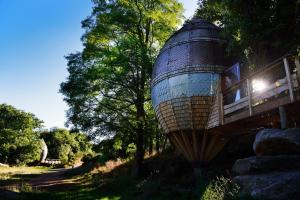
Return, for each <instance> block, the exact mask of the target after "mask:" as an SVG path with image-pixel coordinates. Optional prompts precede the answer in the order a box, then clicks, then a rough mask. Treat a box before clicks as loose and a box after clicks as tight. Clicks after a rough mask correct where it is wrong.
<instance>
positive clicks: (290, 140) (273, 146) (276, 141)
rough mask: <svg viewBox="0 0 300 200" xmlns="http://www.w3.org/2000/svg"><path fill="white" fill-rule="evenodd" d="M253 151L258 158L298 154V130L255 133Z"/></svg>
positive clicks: (299, 130) (299, 148) (299, 150)
mask: <svg viewBox="0 0 300 200" xmlns="http://www.w3.org/2000/svg"><path fill="white" fill-rule="evenodd" d="M253 149H254V151H255V153H256V155H258V156H261V155H282V154H300V128H291V129H286V130H280V129H264V130H262V131H260V132H258V133H257V135H256V138H255V141H254V144H253Z"/></svg>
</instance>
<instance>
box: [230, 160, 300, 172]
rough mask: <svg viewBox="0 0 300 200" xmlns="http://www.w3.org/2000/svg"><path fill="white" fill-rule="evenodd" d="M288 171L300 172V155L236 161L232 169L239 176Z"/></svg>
mask: <svg viewBox="0 0 300 200" xmlns="http://www.w3.org/2000/svg"><path fill="white" fill-rule="evenodd" d="M288 170H300V155H278V156H258V157H256V156H253V157H249V158H244V159H239V160H237V161H235V163H234V165H233V167H232V171H233V172H234V173H235V174H238V175H245V174H253V173H263V172H270V171H288Z"/></svg>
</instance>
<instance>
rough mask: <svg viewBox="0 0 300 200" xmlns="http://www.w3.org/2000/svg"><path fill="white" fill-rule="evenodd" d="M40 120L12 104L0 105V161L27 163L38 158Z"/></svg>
mask: <svg viewBox="0 0 300 200" xmlns="http://www.w3.org/2000/svg"><path fill="white" fill-rule="evenodd" d="M42 123H43V122H42V121H41V120H39V119H38V118H37V117H35V115H33V114H31V113H27V112H24V111H22V110H18V109H16V108H14V107H13V106H10V105H6V104H1V105H0V162H4V163H9V164H17V165H20V164H27V163H30V162H34V161H37V160H39V159H40V156H41V151H42V148H41V143H40V139H39V133H38V131H37V129H38V128H40V127H41V126H42Z"/></svg>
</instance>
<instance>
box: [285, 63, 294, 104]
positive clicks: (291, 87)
mask: <svg viewBox="0 0 300 200" xmlns="http://www.w3.org/2000/svg"><path fill="white" fill-rule="evenodd" d="M283 63H284V69H285V75H286V80H287V83H288V88H289V94H290V99H291V102H294V100H295V97H294V91H293V82H292V79H291V72H290V67H289V63H288V61H287V59H286V58H284V59H283Z"/></svg>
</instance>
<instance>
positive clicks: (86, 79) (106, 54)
mask: <svg viewBox="0 0 300 200" xmlns="http://www.w3.org/2000/svg"><path fill="white" fill-rule="evenodd" d="M93 2H94V5H95V6H94V9H93V12H92V15H91V16H90V17H88V18H87V19H86V20H84V21H83V22H82V25H83V28H85V30H86V33H85V34H84V36H83V37H82V41H83V44H84V50H83V52H81V53H76V54H71V55H69V56H68V57H67V60H68V71H69V73H70V75H69V77H68V80H67V81H66V82H64V83H62V85H61V92H62V93H63V94H64V95H65V101H66V102H67V103H68V105H69V106H70V109H69V111H68V113H67V115H68V119H69V124H71V125H73V128H74V129H80V130H82V131H86V132H88V133H89V134H91V135H94V136H102V137H103V136H108V135H113V136H116V135H118V137H115V138H121V140H122V143H123V145H125V146H126V145H127V146H128V145H129V144H131V143H132V142H133V143H134V144H135V147H136V154H135V163H136V165H135V166H136V167H135V170H134V173H133V174H134V175H138V174H139V172H140V168H141V163H142V161H143V157H144V151H145V149H144V147H145V141H146V138H149V137H151V136H152V135H153V134H156V133H157V128H153V127H156V126H157V122H156V121H155V120H154V114H153V110H152V108H151V103H150V93H149V91H150V77H151V71H152V66H153V62H154V59H155V57H156V55H157V53H158V50H159V49H160V47H161V45H162V44H163V42H164V41H165V40H166V39H167V38H168V37H169V36H170V34H171V33H172V32H173V31H174V30H175V28H176V27H177V26H178V24H179V23H180V22H181V18H182V10H183V8H182V5H181V4H180V3H178V2H177V1H176V0H111V1H106V0H94V1H93ZM149 144H150V143H149Z"/></svg>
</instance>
